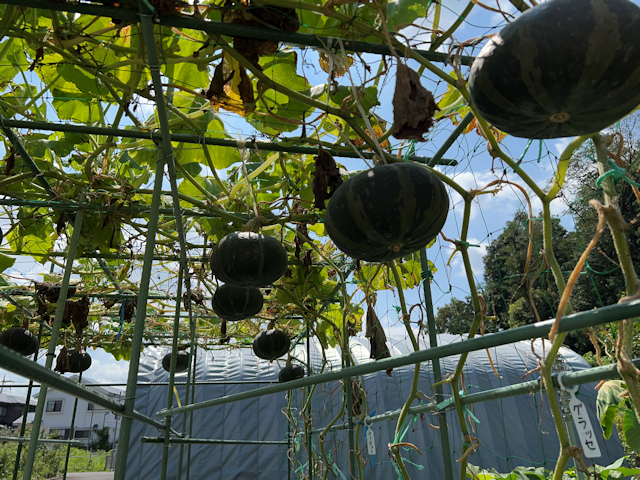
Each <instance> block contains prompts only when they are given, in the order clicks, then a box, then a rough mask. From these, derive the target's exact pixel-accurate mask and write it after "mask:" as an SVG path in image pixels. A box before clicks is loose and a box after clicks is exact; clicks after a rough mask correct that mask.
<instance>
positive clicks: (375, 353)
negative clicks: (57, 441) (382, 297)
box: [364, 301, 393, 375]
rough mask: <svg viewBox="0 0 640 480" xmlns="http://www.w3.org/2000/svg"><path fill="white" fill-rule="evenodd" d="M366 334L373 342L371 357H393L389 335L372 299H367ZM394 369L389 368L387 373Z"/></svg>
mask: <svg viewBox="0 0 640 480" xmlns="http://www.w3.org/2000/svg"><path fill="white" fill-rule="evenodd" d="M364 336H365V337H366V338H368V339H369V342H370V344H371V354H370V355H369V356H370V358H373V359H375V360H380V359H382V358H389V357H391V353H389V348H388V347H387V336H386V335H385V333H384V329H383V328H382V325H381V324H380V319H379V318H378V316H377V315H376V312H375V310H374V309H373V305H372V303H371V302H370V301H367V326H366V331H365V334H364ZM392 370H393V369H389V370H387V375H391V372H392Z"/></svg>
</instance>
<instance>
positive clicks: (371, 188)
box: [324, 163, 449, 262]
mask: <svg viewBox="0 0 640 480" xmlns="http://www.w3.org/2000/svg"><path fill="white" fill-rule="evenodd" d="M448 211H449V197H448V196H447V191H446V189H445V187H444V184H443V183H442V181H441V180H440V179H439V178H438V177H437V176H436V174H435V173H433V172H432V171H431V170H429V169H428V168H426V167H423V166H421V165H417V164H415V163H394V164H391V165H381V166H378V167H374V168H372V169H370V170H365V171H364V172H361V173H359V174H358V175H356V176H355V177H351V178H350V179H348V180H347V181H346V182H344V183H343V184H342V185H341V186H340V188H338V190H337V191H336V192H335V193H334V195H333V196H332V197H331V200H330V201H329V206H328V208H327V213H326V215H325V218H324V226H325V228H326V230H327V233H328V234H329V236H330V237H331V239H332V240H333V242H334V243H335V244H336V246H337V247H338V248H339V249H340V250H342V251H343V252H344V253H346V254H347V255H350V256H351V257H353V258H357V259H359V260H366V261H369V262H386V261H389V260H393V259H394V258H398V257H403V256H405V255H409V254H411V253H413V252H415V251H417V250H419V249H420V248H422V247H424V246H425V245H427V244H428V243H429V242H430V241H431V240H433V239H434V238H435V237H436V235H437V234H438V232H440V230H441V229H442V227H443V225H444V222H445V221H446V219H447V213H448Z"/></svg>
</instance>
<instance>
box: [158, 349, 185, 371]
mask: <svg viewBox="0 0 640 480" xmlns="http://www.w3.org/2000/svg"><path fill="white" fill-rule="evenodd" d="M162 368H164V369H165V370H166V371H167V372H170V371H171V354H170V353H167V354H166V355H165V356H164V358H163V359H162ZM187 368H189V352H185V351H184V350H180V351H178V353H177V354H176V373H178V372H183V371H185V370H186V369H187Z"/></svg>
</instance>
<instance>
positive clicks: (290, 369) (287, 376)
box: [278, 365, 304, 383]
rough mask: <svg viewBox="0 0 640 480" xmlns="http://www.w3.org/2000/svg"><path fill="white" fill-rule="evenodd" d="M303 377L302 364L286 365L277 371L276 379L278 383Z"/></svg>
mask: <svg viewBox="0 0 640 480" xmlns="http://www.w3.org/2000/svg"><path fill="white" fill-rule="evenodd" d="M303 377H304V367H303V366H302V365H287V366H286V367H284V368H282V370H280V373H278V381H279V382H280V383H285V382H290V381H292V380H298V379H300V378H303Z"/></svg>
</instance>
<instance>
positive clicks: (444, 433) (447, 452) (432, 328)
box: [420, 117, 466, 480]
mask: <svg viewBox="0 0 640 480" xmlns="http://www.w3.org/2000/svg"><path fill="white" fill-rule="evenodd" d="M465 118H466V117H465ZM420 268H421V269H422V271H423V272H430V270H429V261H428V259H427V250H426V248H422V249H421V250H420ZM422 287H423V289H424V308H425V310H426V311H427V330H428V332H429V345H430V346H431V348H435V347H437V346H438V337H437V336H436V320H435V318H434V316H433V300H432V298H431V275H426V276H425V275H424V274H423V281H422ZM431 367H432V368H433V377H434V379H435V381H436V382H440V380H442V369H441V368H440V359H438V358H434V359H433V361H432V362H431ZM442 401H444V392H443V389H442V384H440V383H438V384H437V385H436V402H437V403H440V402H442ZM437 418H438V428H439V430H440V445H441V446H442V460H443V463H444V478H445V480H453V466H452V465H453V464H452V463H451V461H452V459H451V445H450V444H449V426H448V425H447V414H446V412H442V411H441V412H438V416H437Z"/></svg>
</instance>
